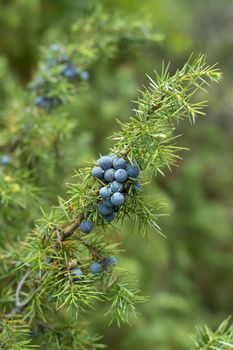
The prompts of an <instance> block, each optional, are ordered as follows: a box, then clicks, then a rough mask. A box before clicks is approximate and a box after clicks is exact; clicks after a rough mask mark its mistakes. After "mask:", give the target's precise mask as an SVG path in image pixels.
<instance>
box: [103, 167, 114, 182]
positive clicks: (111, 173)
mask: <svg viewBox="0 0 233 350" xmlns="http://www.w3.org/2000/svg"><path fill="white" fill-rule="evenodd" d="M114 175H115V170H114V169H107V170H106V171H105V173H104V179H105V180H106V181H108V182H111V181H113V180H114Z"/></svg>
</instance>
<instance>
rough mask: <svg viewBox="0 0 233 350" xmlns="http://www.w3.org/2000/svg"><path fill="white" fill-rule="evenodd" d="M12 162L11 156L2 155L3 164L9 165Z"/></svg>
mask: <svg viewBox="0 0 233 350" xmlns="http://www.w3.org/2000/svg"><path fill="white" fill-rule="evenodd" d="M10 162H11V157H9V156H7V155H5V156H2V158H1V159H0V163H1V164H2V165H8V164H10Z"/></svg>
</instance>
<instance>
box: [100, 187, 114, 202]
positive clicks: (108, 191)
mask: <svg viewBox="0 0 233 350" xmlns="http://www.w3.org/2000/svg"><path fill="white" fill-rule="evenodd" d="M99 194H100V197H102V198H104V199H107V198H109V197H110V196H111V195H112V191H111V189H110V188H109V187H107V186H105V187H101V189H100V191H99Z"/></svg>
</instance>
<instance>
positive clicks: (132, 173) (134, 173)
mask: <svg viewBox="0 0 233 350" xmlns="http://www.w3.org/2000/svg"><path fill="white" fill-rule="evenodd" d="M126 170H127V174H128V176H129V177H135V178H136V177H138V175H139V173H140V169H139V168H138V167H137V166H135V165H128V166H127V169H126Z"/></svg>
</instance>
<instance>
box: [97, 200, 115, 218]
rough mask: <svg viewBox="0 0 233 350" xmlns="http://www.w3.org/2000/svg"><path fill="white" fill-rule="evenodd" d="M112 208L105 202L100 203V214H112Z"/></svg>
mask: <svg viewBox="0 0 233 350" xmlns="http://www.w3.org/2000/svg"><path fill="white" fill-rule="evenodd" d="M112 211H113V210H112V208H109V207H106V206H105V205H104V204H103V203H100V204H99V205H98V212H99V213H100V215H103V216H106V215H110V214H112Z"/></svg>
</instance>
